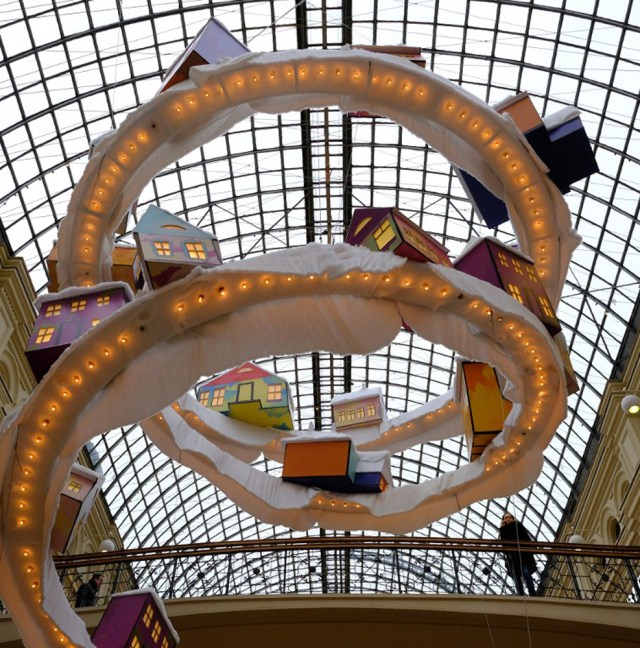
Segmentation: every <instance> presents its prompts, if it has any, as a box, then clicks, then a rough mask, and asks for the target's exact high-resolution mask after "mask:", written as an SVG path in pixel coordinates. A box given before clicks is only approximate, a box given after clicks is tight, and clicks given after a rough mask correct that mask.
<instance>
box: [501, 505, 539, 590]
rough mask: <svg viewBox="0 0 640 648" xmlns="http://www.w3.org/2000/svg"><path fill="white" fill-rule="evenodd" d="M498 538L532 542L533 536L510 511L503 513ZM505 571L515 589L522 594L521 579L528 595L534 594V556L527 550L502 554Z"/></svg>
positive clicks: (514, 550) (513, 550) (535, 568)
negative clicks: (525, 585)
mask: <svg viewBox="0 0 640 648" xmlns="http://www.w3.org/2000/svg"><path fill="white" fill-rule="evenodd" d="M500 539H501V540H515V541H516V542H518V543H520V542H532V541H533V538H532V537H531V535H530V534H529V532H528V531H527V529H526V528H525V527H524V525H523V524H521V523H520V522H518V521H517V520H516V519H515V518H514V517H513V515H511V513H505V514H504V515H503V516H502V521H501V522H500ZM504 561H505V566H506V568H507V573H508V574H509V576H511V579H512V580H513V582H514V583H515V586H516V591H517V592H518V594H519V595H520V596H524V587H523V580H524V582H525V583H526V584H527V591H528V592H529V596H536V587H535V585H534V583H533V574H534V573H535V572H536V571H538V567H537V565H536V560H535V557H534V555H533V554H532V553H529V552H528V551H519V550H518V549H512V550H510V551H507V552H505V554H504Z"/></svg>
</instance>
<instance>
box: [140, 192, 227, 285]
mask: <svg viewBox="0 0 640 648" xmlns="http://www.w3.org/2000/svg"><path fill="white" fill-rule="evenodd" d="M133 237H134V239H135V241H136V246H137V247H138V256H139V258H140V261H141V266H142V274H143V275H144V280H145V282H146V284H147V285H148V286H150V287H151V288H161V287H162V286H166V285H167V284H168V283H170V282H172V281H177V280H178V279H182V278H183V277H186V276H187V275H188V274H189V273H190V272H191V271H192V270H193V269H194V268H195V267H198V266H202V267H213V266H217V265H220V264H221V263H222V258H221V256H220V246H219V245H218V240H217V239H216V238H215V236H213V235H211V234H209V233H208V232H205V231H203V230H201V229H199V228H197V227H195V226H194V225H191V224H190V223H187V222H186V221H184V220H182V219H180V218H178V217H177V216H174V215H173V214H171V213H169V212H167V211H165V210H164V209H160V207H156V206H155V205H150V206H149V208H148V209H147V211H146V212H145V213H144V215H143V216H142V218H141V219H140V222H139V223H138V224H137V225H136V227H134V229H133Z"/></svg>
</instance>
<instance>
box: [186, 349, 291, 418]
mask: <svg viewBox="0 0 640 648" xmlns="http://www.w3.org/2000/svg"><path fill="white" fill-rule="evenodd" d="M198 400H199V401H200V402H201V403H202V404H203V405H206V406H207V407H209V408H210V409H212V410H215V411H216V412H220V413H221V414H224V415H226V416H228V417H229V418H232V419H236V420H238V421H244V422H245V423H252V424H253V425H259V426H260V427H273V428H277V429H279V430H293V418H292V412H293V401H292V398H291V389H290V388H289V383H287V381H286V380H284V379H283V378H280V377H279V376H276V375H275V374H273V373H271V372H269V371H266V370H265V369H263V368H262V367H259V366H258V365H255V364H253V363H252V362H245V363H244V364H243V365H241V366H240V367H236V368H235V369H232V370H231V371H227V372H225V373H223V374H221V375H219V376H218V377H216V378H214V379H212V380H210V381H208V382H206V383H205V384H204V385H202V386H201V387H200V389H199V391H198Z"/></svg>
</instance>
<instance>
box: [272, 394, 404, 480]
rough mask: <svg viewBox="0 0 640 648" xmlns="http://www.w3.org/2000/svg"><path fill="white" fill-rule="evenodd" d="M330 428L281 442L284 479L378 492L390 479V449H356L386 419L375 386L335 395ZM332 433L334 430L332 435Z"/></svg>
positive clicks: (374, 432) (332, 403)
mask: <svg viewBox="0 0 640 648" xmlns="http://www.w3.org/2000/svg"><path fill="white" fill-rule="evenodd" d="M331 408H332V411H333V419H334V423H333V429H334V430H335V433H332V434H329V435H327V434H323V435H313V434H312V435H308V436H301V437H298V438H294V439H286V440H284V441H283V444H284V447H285V452H284V464H283V470H282V479H283V480H284V481H289V482H293V483H296V484H302V485H304V486H313V487H315V488H321V489H323V490H330V491H335V492H339V493H381V492H382V491H384V490H386V488H387V487H388V486H389V485H391V484H392V480H391V470H390V463H389V454H388V453H387V452H363V451H359V450H356V447H355V446H356V445H357V444H356V439H357V440H358V441H359V442H360V443H362V442H366V441H369V440H372V439H375V438H377V437H379V436H380V424H381V423H382V422H383V421H384V420H386V412H385V407H384V401H383V398H382V391H381V390H380V388H379V387H376V388H369V389H360V390H358V391H355V392H350V393H347V394H341V395H338V396H334V397H333V398H332V400H331ZM336 433H337V434H336Z"/></svg>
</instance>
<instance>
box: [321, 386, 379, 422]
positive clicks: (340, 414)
mask: <svg viewBox="0 0 640 648" xmlns="http://www.w3.org/2000/svg"><path fill="white" fill-rule="evenodd" d="M331 409H332V411H333V422H334V425H335V428H336V431H342V430H349V429H351V428H357V427H363V426H368V425H372V424H379V423H381V422H382V421H383V419H384V418H385V409H384V401H383V400H382V391H381V390H380V389H379V388H372V389H361V390H359V391H357V392H350V393H348V394H341V395H339V396H334V397H333V398H332V399H331Z"/></svg>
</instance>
